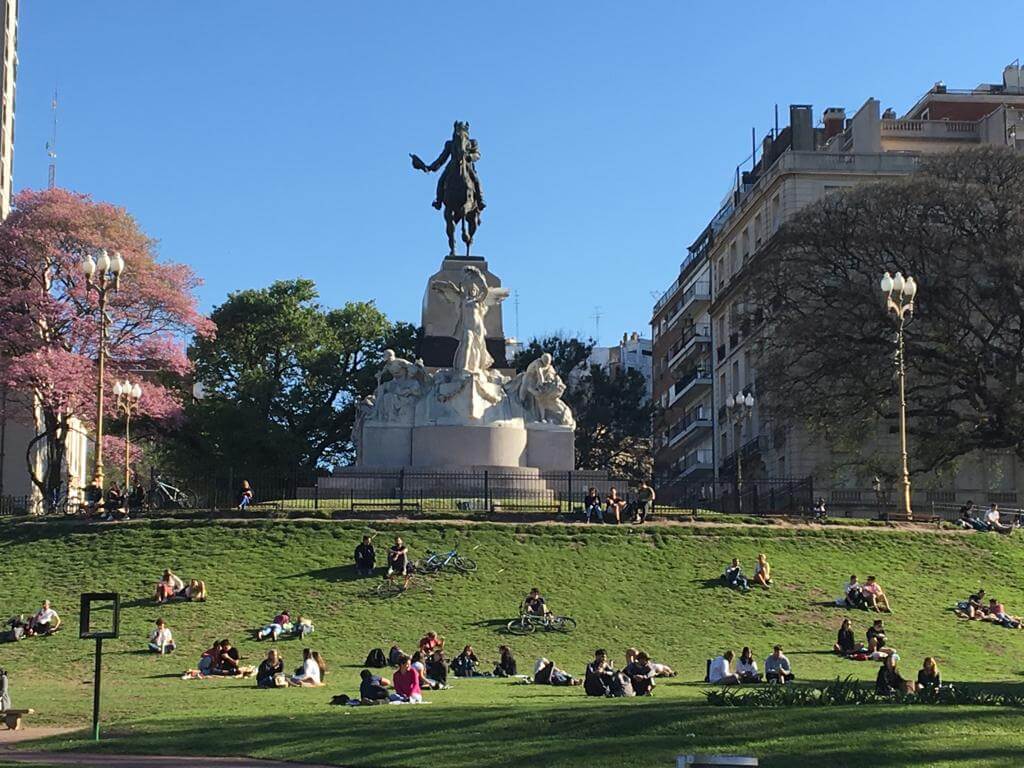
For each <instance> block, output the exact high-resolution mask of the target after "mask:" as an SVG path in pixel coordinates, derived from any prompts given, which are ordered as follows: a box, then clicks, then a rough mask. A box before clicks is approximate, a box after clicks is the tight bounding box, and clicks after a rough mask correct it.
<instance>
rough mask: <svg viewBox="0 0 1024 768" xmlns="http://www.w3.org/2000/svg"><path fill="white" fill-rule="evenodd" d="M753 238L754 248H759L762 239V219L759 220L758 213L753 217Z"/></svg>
mask: <svg viewBox="0 0 1024 768" xmlns="http://www.w3.org/2000/svg"><path fill="white" fill-rule="evenodd" d="M754 237H755V238H756V239H755V241H754V247H755V248H760V247H761V241H762V240H763V239H764V219H762V218H761V214H760V213H759V214H757V216H755V217H754Z"/></svg>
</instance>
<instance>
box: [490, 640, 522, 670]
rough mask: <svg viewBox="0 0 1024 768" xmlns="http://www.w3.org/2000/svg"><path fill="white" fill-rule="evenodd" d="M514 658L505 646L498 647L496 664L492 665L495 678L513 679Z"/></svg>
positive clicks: (510, 650) (509, 649)
mask: <svg viewBox="0 0 1024 768" xmlns="http://www.w3.org/2000/svg"><path fill="white" fill-rule="evenodd" d="M516 672H517V670H516V657H515V656H514V655H513V654H512V649H511V648H509V647H508V646H507V645H499V646H498V663H497V664H495V665H494V676H495V677H515V676H516Z"/></svg>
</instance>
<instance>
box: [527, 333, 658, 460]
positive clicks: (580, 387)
mask: <svg viewBox="0 0 1024 768" xmlns="http://www.w3.org/2000/svg"><path fill="white" fill-rule="evenodd" d="M593 349H594V341H593V339H587V340H586V341H584V340H582V339H578V338H575V337H571V336H559V335H555V336H548V337H546V338H544V339H533V340H531V341H530V343H529V344H528V345H527V346H526V348H525V349H523V350H522V351H521V352H520V353H519V354H517V355H516V357H515V359H514V360H513V365H514V366H515V367H516V369H517V370H520V371H522V370H526V366H527V365H529V364H530V363H531V362H532V361H533V360H536V359H537V358H538V357H540V356H541V354H542V353H544V352H550V353H551V360H552V364H553V365H554V366H555V370H557V371H558V375H559V376H561V377H562V380H563V381H564V382H565V383H566V392H565V397H564V399H565V402H566V403H567V404H568V405H569V407H570V408H572V412H573V415H574V416H575V418H576V435H575V436H576V466H577V467H579V468H580V469H597V470H607V471H609V472H612V473H614V474H618V475H626V476H628V477H631V478H635V479H640V478H643V477H649V476H650V473H651V469H652V460H651V419H652V416H653V410H654V407H653V405H652V404H651V402H650V399H649V398H648V397H647V383H646V381H645V380H644V377H643V376H642V375H641V374H640V373H638V372H636V371H625V372H620V373H618V374H616V375H615V376H612V375H610V374H609V372H608V371H606V370H605V369H604V368H602V367H601V366H599V365H588V364H587V361H588V359H589V358H590V353H591V352H592V351H593Z"/></svg>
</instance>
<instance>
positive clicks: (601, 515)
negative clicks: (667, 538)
mask: <svg viewBox="0 0 1024 768" xmlns="http://www.w3.org/2000/svg"><path fill="white" fill-rule="evenodd" d="M635 495H636V498H635V499H634V500H633V501H628V500H627V499H625V498H623V497H622V496H620V495H619V491H618V489H617V488H616V487H615V486H614V485H613V486H612V487H611V488H609V489H608V495H607V496H605V497H604V499H603V500H602V498H601V494H600V493H598V491H597V488H595V487H593V486H591V487H590V488H588V489H587V493H586V495H585V496H584V497H583V518H584V520H585V521H586V522H588V523H589V522H592V521H596V522H598V523H605V522H608V523H615V524H616V525H618V524H619V523H621V522H622V521H623V519H626V520H627V522H631V523H635V524H639V523H644V522H646V521H647V516H648V515H650V513H651V507H652V506H653V505H654V499H655V498H656V494H655V493H654V489H653V488H651V486H650V485H649V484H648V483H647V481H646V480H642V481H640V485H638V486H637V489H636V494H635ZM602 502H603V509H602Z"/></svg>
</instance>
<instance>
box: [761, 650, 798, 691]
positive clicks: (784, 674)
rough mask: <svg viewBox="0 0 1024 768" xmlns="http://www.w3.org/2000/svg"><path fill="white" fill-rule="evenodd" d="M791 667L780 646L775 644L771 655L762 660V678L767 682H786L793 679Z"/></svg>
mask: <svg viewBox="0 0 1024 768" xmlns="http://www.w3.org/2000/svg"><path fill="white" fill-rule="evenodd" d="M793 677H794V675H793V669H792V667H791V666H790V664H789V659H787V658H786V657H785V656H784V655H783V653H782V646H781V645H776V646H775V648H774V649H773V650H772V652H771V655H770V656H768V658H767V659H765V660H764V679H765V680H766V681H767V682H769V683H783V684H785V683H788V682H790V681H791V680H793Z"/></svg>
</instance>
